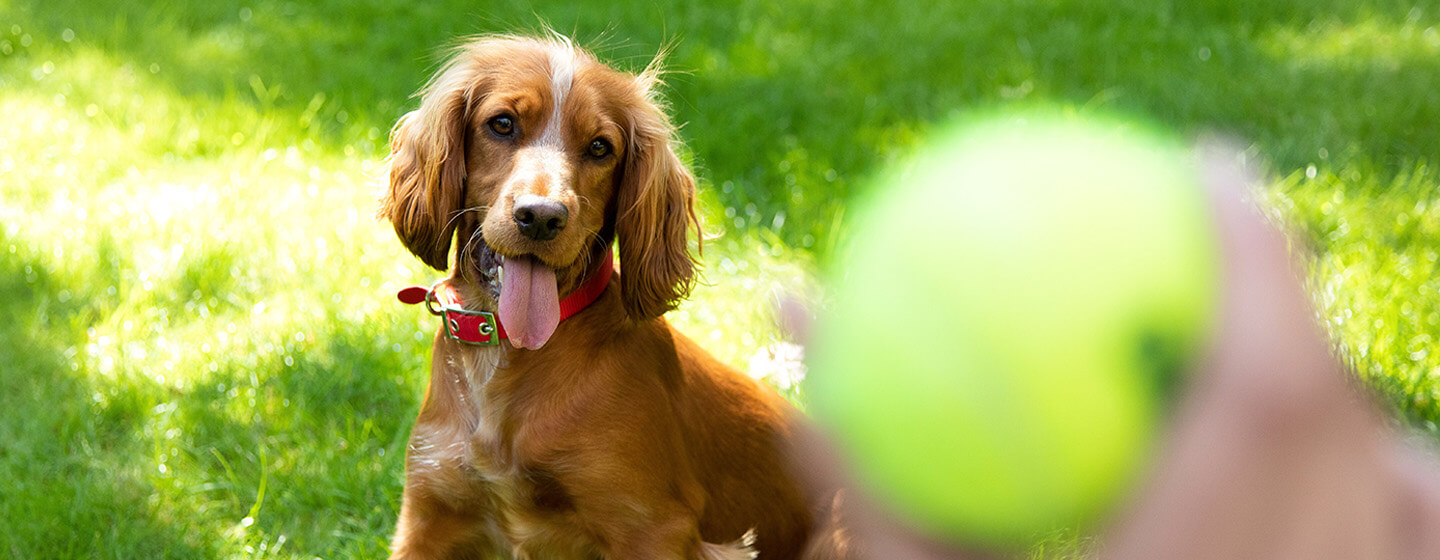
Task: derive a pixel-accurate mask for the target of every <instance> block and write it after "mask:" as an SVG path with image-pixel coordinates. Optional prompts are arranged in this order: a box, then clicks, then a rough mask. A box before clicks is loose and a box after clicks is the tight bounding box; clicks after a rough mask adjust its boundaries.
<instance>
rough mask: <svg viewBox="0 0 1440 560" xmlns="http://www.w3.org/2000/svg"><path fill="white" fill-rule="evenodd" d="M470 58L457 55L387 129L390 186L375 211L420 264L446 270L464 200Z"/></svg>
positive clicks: (472, 79) (473, 75) (472, 78)
mask: <svg viewBox="0 0 1440 560" xmlns="http://www.w3.org/2000/svg"><path fill="white" fill-rule="evenodd" d="M477 74H478V70H477V68H476V65H475V61H473V60H470V59H468V58H467V57H465V56H464V54H463V53H462V54H460V55H459V56H457V57H456V58H455V59H453V60H452V61H451V62H450V63H449V64H447V65H446V66H445V68H443V69H442V70H441V71H440V72H439V73H438V74H436V76H435V78H434V79H433V80H432V81H431V82H430V84H429V85H427V86H426V87H425V90H424V92H423V93H422V95H421V101H420V108H419V109H416V110H414V111H411V112H410V113H409V114H406V115H405V116H404V117H401V119H400V122H399V123H397V124H396V125H395V128H394V130H392V131H391V132H390V189H389V192H388V193H387V194H386V195H385V197H384V200H382V201H381V204H380V215H381V216H382V217H385V218H388V219H389V220H390V223H391V224H393V225H394V226H395V234H396V235H398V236H399V237H400V241H402V242H404V243H405V246H406V247H407V248H409V249H410V252H412V253H415V256H417V257H420V260H422V261H424V262H425V264H427V265H430V266H431V267H433V268H436V269H438V270H446V268H447V261H448V257H449V254H450V242H451V238H453V237H454V236H455V226H456V222H457V221H458V220H457V217H456V214H457V213H458V212H460V210H461V208H462V205H463V204H464V200H465V140H466V138H467V135H468V134H469V122H470V118H469V114H470V111H471V107H472V106H474V104H475V103H476V102H478V100H477V99H472V97H474V96H475V95H476V91H477V85H478V84H477V83H476V80H477Z"/></svg>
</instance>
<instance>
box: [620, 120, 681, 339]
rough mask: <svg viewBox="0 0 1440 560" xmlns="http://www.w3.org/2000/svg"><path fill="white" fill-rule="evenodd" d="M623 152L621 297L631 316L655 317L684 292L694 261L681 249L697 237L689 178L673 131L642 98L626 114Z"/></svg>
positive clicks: (667, 308) (641, 317)
mask: <svg viewBox="0 0 1440 560" xmlns="http://www.w3.org/2000/svg"><path fill="white" fill-rule="evenodd" d="M631 119H632V120H631V123H630V130H629V133H630V141H629V149H628V150H627V151H626V155H625V163H624V168H623V175H622V180H621V184H620V188H619V192H618V193H617V195H616V198H617V200H616V202H617V206H616V208H617V210H616V213H617V214H616V220H615V236H616V238H617V239H618V241H619V243H620V264H621V270H622V273H621V274H620V289H621V297H622V300H623V301H624V303H625V309H626V311H627V312H628V313H629V314H630V316H631V317H633V318H636V319H646V318H652V317H658V316H660V315H662V314H664V313H665V312H666V311H669V310H671V309H674V308H675V305H676V304H678V303H679V301H680V300H681V299H684V298H685V296H687V295H689V294H690V289H691V288H692V287H693V286H694V283H695V267H696V265H697V264H698V262H697V261H696V260H695V258H694V257H692V256H691V254H690V251H689V250H688V248H687V234H688V233H689V226H691V225H693V226H694V227H695V230H696V234H697V236H698V235H699V232H700V222H699V220H698V219H697V218H696V217H695V178H694V177H693V176H692V175H691V174H690V171H689V170H688V169H686V168H685V164H684V163H682V162H681V161H680V158H679V157H677V156H676V155H675V150H674V148H673V147H672V146H671V138H672V135H673V130H674V129H673V127H671V126H670V122H669V121H668V120H667V119H666V118H665V115H664V113H663V112H661V110H660V108H659V107H657V106H656V105H655V103H654V102H652V101H650V100H648V99H646V100H644V101H642V102H641V103H640V105H639V107H637V108H636V110H634V111H633V112H632V116H631Z"/></svg>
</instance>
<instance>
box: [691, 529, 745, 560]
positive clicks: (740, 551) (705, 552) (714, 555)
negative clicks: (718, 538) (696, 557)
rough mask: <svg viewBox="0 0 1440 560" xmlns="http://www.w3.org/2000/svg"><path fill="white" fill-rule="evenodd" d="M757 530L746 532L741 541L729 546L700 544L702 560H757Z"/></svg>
mask: <svg viewBox="0 0 1440 560" xmlns="http://www.w3.org/2000/svg"><path fill="white" fill-rule="evenodd" d="M754 546H755V530H754V529H751V530H749V531H745V534H744V535H741V536H740V539H739V540H736V541H735V542H732V543H729V544H713V543H700V558H701V560H755V557H756V556H757V555H758V554H759V553H758V552H756V551H755V549H754V548H753V547H754Z"/></svg>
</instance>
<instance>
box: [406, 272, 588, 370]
mask: <svg viewBox="0 0 1440 560" xmlns="http://www.w3.org/2000/svg"><path fill="white" fill-rule="evenodd" d="M614 275H615V264H614V257H613V256H612V255H611V252H610V250H608V249H607V250H606V251H605V256H604V257H602V258H601V260H600V270H597V271H595V274H593V275H591V276H590V278H589V279H587V280H585V283H583V284H581V285H580V287H579V288H576V289H575V291H574V292H572V293H571V294H570V295H568V296H565V299H562V300H560V320H561V321H564V320H566V319H569V318H570V317H571V316H573V315H575V314H576V313H579V312H581V311H584V310H585V308H586V307H589V306H590V304H592V303H595V300H596V299H599V298H600V294H602V293H605V287H606V286H609V285H610V277H611V276H614ZM396 297H398V298H399V299H400V302H401V303H407V304H410V305H414V304H417V303H420V302H425V307H426V308H428V309H429V310H430V313H431V314H432V315H443V316H444V317H445V319H444V321H443V322H444V323H445V334H446V335H448V336H449V337H450V338H453V339H455V340H458V341H460V342H463V343H465V344H475V345H481V346H494V345H497V344H500V339H502V338H509V337H508V336H506V335H505V325H502V324H500V318H499V317H497V316H496V314H495V313H491V312H488V311H473V310H470V309H465V302H463V301H461V300H460V292H459V291H457V290H456V289H455V287H454V286H451V285H450V284H449V283H447V282H445V281H444V280H441V281H439V282H436V283H435V285H434V286H431V287H429V288H426V287H425V286H409V287H405V288H401V290H400V293H398V294H396Z"/></svg>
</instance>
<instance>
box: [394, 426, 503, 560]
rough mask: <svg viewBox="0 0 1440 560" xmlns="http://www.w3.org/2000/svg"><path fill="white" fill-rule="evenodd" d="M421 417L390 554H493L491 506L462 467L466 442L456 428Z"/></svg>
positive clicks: (478, 556) (399, 556)
mask: <svg viewBox="0 0 1440 560" xmlns="http://www.w3.org/2000/svg"><path fill="white" fill-rule="evenodd" d="M421 418H422V422H420V423H417V424H416V425H415V430H414V431H413V432H412V433H411V436H410V449H409V453H408V454H407V456H406V460H405V494H404V497H403V499H402V502H401V505H400V520H399V521H398V522H397V523H396V527H395V538H394V540H393V541H392V542H391V548H390V549H391V555H390V558H391V559H392V560H399V559H406V560H409V559H429V558H476V559H488V558H494V557H496V556H495V554H496V553H497V552H498V551H499V550H500V549H499V548H497V547H496V545H495V542H494V541H493V526H494V517H493V516H494V507H493V504H492V503H491V502H490V500H489V497H488V494H486V493H485V492H484V491H483V489H482V488H480V487H479V486H477V484H478V482H477V481H475V480H473V479H472V478H471V477H469V476H468V475H466V474H465V471H464V469H463V468H462V464H463V462H464V461H465V458H466V455H465V453H464V452H463V449H464V443H463V442H461V441H459V440H458V439H457V438H458V437H459V436H458V434H457V433H455V431H454V430H450V429H446V427H444V426H437V425H434V424H429V423H426V422H424V421H423V419H424V418H425V416H424V414H423V413H422V416H421ZM447 436H451V437H447Z"/></svg>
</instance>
